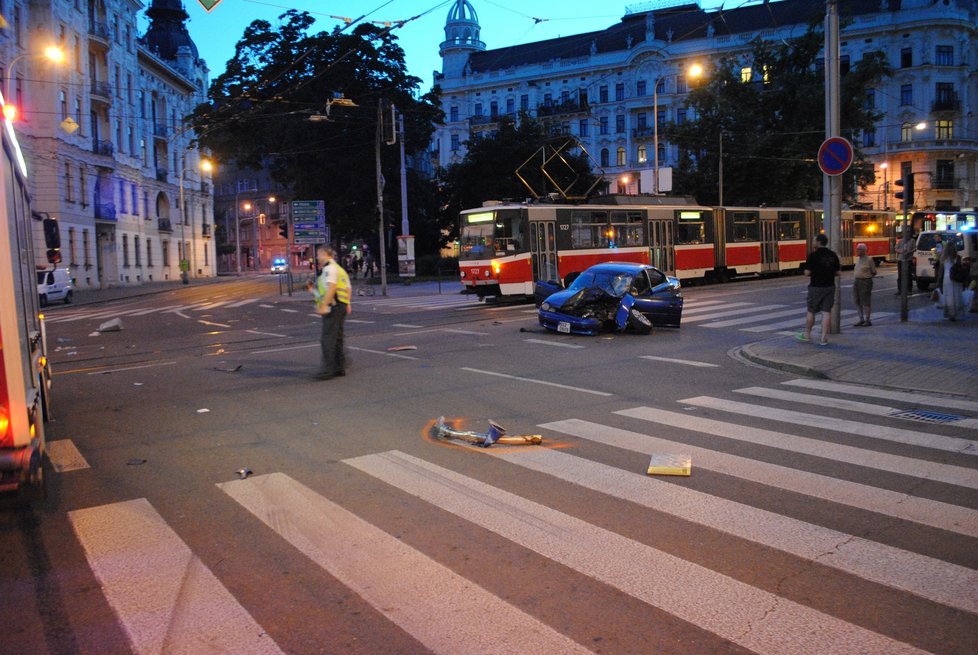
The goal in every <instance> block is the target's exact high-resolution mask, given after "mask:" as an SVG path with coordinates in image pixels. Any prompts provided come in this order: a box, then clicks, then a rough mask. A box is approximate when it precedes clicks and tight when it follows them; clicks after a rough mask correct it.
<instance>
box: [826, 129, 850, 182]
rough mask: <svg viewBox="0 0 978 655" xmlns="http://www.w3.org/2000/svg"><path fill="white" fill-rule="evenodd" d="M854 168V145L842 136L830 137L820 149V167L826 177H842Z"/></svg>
mask: <svg viewBox="0 0 978 655" xmlns="http://www.w3.org/2000/svg"><path fill="white" fill-rule="evenodd" d="M850 166H852V144H851V143H849V140H848V139H844V138H842V137H841V136H833V137H829V138H828V139H826V140H825V141H823V142H822V145H821V147H820V148H819V149H818V167H819V168H820V169H822V172H823V173H825V174H826V175H842V174H843V173H845V172H846V171H847V170H849V167H850Z"/></svg>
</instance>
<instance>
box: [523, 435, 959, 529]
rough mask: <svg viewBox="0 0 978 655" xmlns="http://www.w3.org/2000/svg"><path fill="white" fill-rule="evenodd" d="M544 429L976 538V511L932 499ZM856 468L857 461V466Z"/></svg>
mask: <svg viewBox="0 0 978 655" xmlns="http://www.w3.org/2000/svg"><path fill="white" fill-rule="evenodd" d="M537 427H538V428H541V429H544V430H554V431H556V432H562V433H564V434H569V435H573V436H575V437H580V438H581V439H587V440H589V441H595V442H597V443H602V444H605V445H608V446H613V447H615V448H621V449H622V450H630V451H632V452H636V453H642V454H643V455H647V454H648V453H671V454H686V455H690V456H691V457H692V458H693V465H694V466H695V467H696V468H697V469H703V470H706V471H716V472H717V473H723V474H724V475H731V476H734V477H738V478H742V479H744V480H751V481H753V482H758V483H760V484H764V485H767V486H769V487H774V488H776V489H784V490H786V491H791V492H794V493H799V494H805V495H806V496H811V497H813V498H821V499H822V500H827V501H829V502H833V503H840V504H842V505H846V506H848V507H856V508H858V509H863V510H867V511H870V512H876V513H877V514H885V515H887V516H892V517H894V518H898V519H901V520H904V521H913V522H914V523H920V524H922V525H929V526H931V527H934V528H939V529H941V530H948V531H950V532H957V533H958V534H963V535H967V536H969V537H978V511H976V510H973V509H969V508H967V507H959V506H958V505H951V504H948V503H942V502H940V501H936V500H930V499H927V498H920V497H916V496H908V495H907V494H905V493H900V492H897V491H890V490H889V489H879V488H877V487H873V486H870V485H865V484H861V483H858V482H850V481H849V480H842V479H839V478H832V477H829V476H827V475H820V474H818V473H811V472H809V471H804V470H799V469H793V468H788V467H786V466H780V465H778V464H770V463H768V462H763V461H759V460H753V459H749V458H747V457H740V456H739V455H730V454H727V453H723V452H720V451H715V450H711V449H709V448H699V447H696V446H690V445H687V444H684V443H681V442H676V441H669V440H668V439H660V438H658V437H653V436H650V435H647V434H642V433H640V432H632V431H630V430H622V429H620V428H614V427H610V426H607V425H601V424H599V423H591V422H590V421H582V420H579V419H567V420H563V421H554V422H553V423H544V424H542V425H538V426H537ZM860 465H862V463H861V462H860Z"/></svg>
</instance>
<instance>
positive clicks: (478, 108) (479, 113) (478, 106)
mask: <svg viewBox="0 0 978 655" xmlns="http://www.w3.org/2000/svg"><path fill="white" fill-rule="evenodd" d="M475 115H476V116H477V117H479V116H482V103H481V102H477V103H475Z"/></svg>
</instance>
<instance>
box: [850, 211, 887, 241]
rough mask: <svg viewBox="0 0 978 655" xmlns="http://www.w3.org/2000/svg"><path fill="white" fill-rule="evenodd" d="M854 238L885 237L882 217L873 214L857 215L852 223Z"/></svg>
mask: <svg viewBox="0 0 978 655" xmlns="http://www.w3.org/2000/svg"><path fill="white" fill-rule="evenodd" d="M852 230H853V236H857V237H878V236H885V234H884V231H883V221H882V219H881V217H879V216H874V215H872V214H856V215H855V216H853V223H852Z"/></svg>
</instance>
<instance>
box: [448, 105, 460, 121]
mask: <svg viewBox="0 0 978 655" xmlns="http://www.w3.org/2000/svg"><path fill="white" fill-rule="evenodd" d="M448 120H450V121H452V122H455V121H457V120H458V107H457V106H453V107H451V108H450V109H449V110H448Z"/></svg>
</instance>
